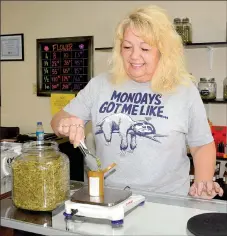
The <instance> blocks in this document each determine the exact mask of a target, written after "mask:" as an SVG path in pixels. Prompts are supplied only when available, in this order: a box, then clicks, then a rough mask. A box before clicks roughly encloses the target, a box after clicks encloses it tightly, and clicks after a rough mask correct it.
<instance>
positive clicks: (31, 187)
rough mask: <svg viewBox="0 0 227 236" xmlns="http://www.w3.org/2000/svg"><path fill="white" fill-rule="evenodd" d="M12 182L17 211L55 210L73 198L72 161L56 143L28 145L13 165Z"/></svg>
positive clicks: (23, 147) (29, 143)
mask: <svg viewBox="0 0 227 236" xmlns="http://www.w3.org/2000/svg"><path fill="white" fill-rule="evenodd" d="M12 180H13V181H12V182H13V184H12V200H13V202H14V205H15V206H16V207H17V208H20V209H24V210H30V211H52V210H54V209H55V208H57V207H58V206H60V205H61V204H63V203H64V201H66V200H67V199H68V198H69V195H70V169H69V158H68V157H67V156H66V155H65V154H64V153H62V152H60V151H59V148H58V144H57V143H56V142H52V141H44V142H42V143H39V142H38V143H37V142H36V141H33V142H27V143H25V144H24V145H23V146H22V152H21V154H20V155H19V156H17V157H16V158H15V160H14V161H13V163H12Z"/></svg>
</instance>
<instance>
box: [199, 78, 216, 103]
mask: <svg viewBox="0 0 227 236" xmlns="http://www.w3.org/2000/svg"><path fill="white" fill-rule="evenodd" d="M198 89H199V92H200V95H201V98H202V99H204V100H215V99H216V94H217V84H216V82H215V78H200V82H199V83H198Z"/></svg>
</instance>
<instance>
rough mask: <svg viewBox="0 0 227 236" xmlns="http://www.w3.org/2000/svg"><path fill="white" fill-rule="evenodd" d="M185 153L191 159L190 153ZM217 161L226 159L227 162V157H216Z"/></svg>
mask: <svg viewBox="0 0 227 236" xmlns="http://www.w3.org/2000/svg"><path fill="white" fill-rule="evenodd" d="M187 155H188V157H189V158H190V159H192V155H191V154H190V153H188V154H187ZM217 161H226V162H227V158H223V157H217Z"/></svg>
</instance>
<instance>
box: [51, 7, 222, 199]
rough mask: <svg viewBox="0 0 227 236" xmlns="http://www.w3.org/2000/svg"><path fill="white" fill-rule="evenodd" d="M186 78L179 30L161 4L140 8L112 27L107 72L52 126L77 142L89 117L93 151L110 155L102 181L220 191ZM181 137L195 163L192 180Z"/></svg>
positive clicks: (196, 192)
mask: <svg viewBox="0 0 227 236" xmlns="http://www.w3.org/2000/svg"><path fill="white" fill-rule="evenodd" d="M192 81H193V78H192V76H191V75H190V74H189V73H188V72H187V70H186V69H185V66H184V60H183V45H182V41H181V38H180V37H179V35H178V34H177V33H176V31H175V30H174V27H173V25H172V23H171V21H170V20H169V19H168V17H167V16H166V14H165V12H164V11H163V10H162V9H160V8H158V7H155V6H149V7H144V8H139V9H136V10H135V11H134V12H132V13H131V14H129V15H128V16H127V17H126V18H125V19H123V20H122V21H121V22H120V24H119V25H118V27H117V29H116V36H115V41H114V49H113V56H112V68H111V70H110V72H109V73H106V74H101V75H98V76H96V77H95V78H92V79H91V80H90V82H89V83H88V84H87V86H86V87H85V88H84V89H83V90H81V91H80V92H79V93H78V95H77V97H76V98H75V99H73V100H72V101H71V102H70V103H69V104H68V105H67V106H66V107H65V108H64V109H63V110H62V111H60V112H59V113H58V114H56V115H55V116H54V117H53V119H52V121H51V126H52V128H53V130H54V132H55V133H56V134H57V135H64V136H68V137H69V139H70V141H71V143H73V144H74V145H78V144H79V142H80V140H83V138H84V125H85V124H86V123H87V122H88V121H90V120H91V121H92V126H93V128H92V130H93V134H94V136H95V143H96V154H97V156H99V157H100V158H101V162H102V164H103V166H104V167H106V166H108V165H109V164H111V163H113V162H116V163H117V171H116V172H115V173H113V174H112V175H110V176H108V178H106V184H108V185H112V186H118V187H125V186H127V185H128V186H130V187H134V188H140V189H146V190H151V191H154V192H160V193H172V194H181V195H187V194H188V193H189V194H190V195H191V196H195V197H201V198H207V199H211V198H213V197H214V196H216V195H217V194H218V195H220V196H221V195H222V194H223V190H222V189H221V188H220V186H219V185H218V183H215V182H213V181H212V177H213V174H214V169H215V164H216V152H215V145H214V142H213V137H212V135H211V132H210V128H209V125H208V122H207V117H206V112H205V109H204V105H203V102H202V100H201V98H200V95H199V93H198V90H197V88H196V87H195V85H194V83H193V82H192ZM186 143H187V144H188V145H189V147H190V151H191V154H192V156H193V161H194V165H195V183H194V184H193V186H192V187H191V188H190V184H189V182H190V181H189V165H190V164H189V159H188V157H187V151H186ZM189 188H190V189H189Z"/></svg>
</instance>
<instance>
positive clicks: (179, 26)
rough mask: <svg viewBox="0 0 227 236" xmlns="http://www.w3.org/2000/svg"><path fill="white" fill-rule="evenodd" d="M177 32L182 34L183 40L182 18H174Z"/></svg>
mask: <svg viewBox="0 0 227 236" xmlns="http://www.w3.org/2000/svg"><path fill="white" fill-rule="evenodd" d="M173 23H174V27H175V30H176V32H177V33H178V34H179V35H180V36H181V38H182V40H183V24H182V21H181V19H180V18H174V20H173Z"/></svg>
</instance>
